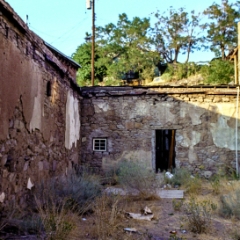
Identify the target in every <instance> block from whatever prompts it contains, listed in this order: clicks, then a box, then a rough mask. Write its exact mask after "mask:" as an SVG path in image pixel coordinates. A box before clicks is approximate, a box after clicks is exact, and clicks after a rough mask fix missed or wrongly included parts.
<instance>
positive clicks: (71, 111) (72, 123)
mask: <svg viewBox="0 0 240 240" xmlns="http://www.w3.org/2000/svg"><path fill="white" fill-rule="evenodd" d="M79 135H80V116H79V107H78V100H77V99H75V98H74V97H73V95H72V93H71V92H70V91H68V95H67V103H66V129H65V147H66V148H67V149H71V148H72V145H73V144H75V146H77V141H78V140H79Z"/></svg>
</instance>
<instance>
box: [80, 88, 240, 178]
mask: <svg viewBox="0 0 240 240" xmlns="http://www.w3.org/2000/svg"><path fill="white" fill-rule="evenodd" d="M82 92H83V96H84V97H83V100H82V104H81V122H82V126H81V134H82V135H81V136H82V139H81V141H82V148H81V158H82V161H83V162H85V163H88V164H90V165H91V166H93V167H95V168H103V169H107V168H111V167H113V166H115V165H116V164H117V163H118V162H119V161H122V160H124V159H126V160H132V161H142V162H145V163H146V164H147V166H149V168H152V169H154V168H155V131H156V130H157V129H176V136H175V139H176V146H175V151H176V159H175V161H176V167H186V168H188V169H189V170H191V171H192V172H195V173H196V172H198V173H200V174H203V175H205V176H208V177H209V176H210V175H211V174H212V173H214V172H217V171H218V170H219V168H228V169H229V168H231V167H233V168H234V167H235V138H234V136H235V122H236V119H235V115H236V91H233V90H229V89H220V90H219V89H217V90H214V89H207V90H201V89H200V88H199V89H185V88H182V89H181V88H180V89H178V90H176V89H174V88H172V89H160V88H159V89H153V90H151V89H150V88H148V89H131V88H129V89H128V88H126V89H123V88H119V89H117V88H116V89H115V90H114V89H113V88H111V89H105V90H104V89H103V90H102V89H100V88H95V89H87V88H86V89H82ZM96 137H103V138H107V141H108V149H107V151H104V152H96V151H93V142H92V141H93V138H96ZM238 148H240V145H239V146H238Z"/></svg>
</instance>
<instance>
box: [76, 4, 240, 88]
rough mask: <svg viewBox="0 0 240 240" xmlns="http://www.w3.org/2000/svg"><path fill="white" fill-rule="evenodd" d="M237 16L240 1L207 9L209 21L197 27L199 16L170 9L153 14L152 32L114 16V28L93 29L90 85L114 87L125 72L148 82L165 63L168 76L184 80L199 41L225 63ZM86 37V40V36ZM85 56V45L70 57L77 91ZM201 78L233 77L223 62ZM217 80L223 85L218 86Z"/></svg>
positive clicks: (87, 69) (86, 76) (85, 80)
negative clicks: (180, 61)
mask: <svg viewBox="0 0 240 240" xmlns="http://www.w3.org/2000/svg"><path fill="white" fill-rule="evenodd" d="M239 10H240V1H236V2H235V3H232V4H230V3H229V2H228V0H221V4H220V5H219V4H216V3H213V4H212V5H211V6H210V7H209V8H207V9H206V10H205V11H204V12H203V13H204V14H205V15H206V16H207V17H208V18H209V20H210V21H208V22H207V23H205V24H201V23H200V21H202V20H201V15H200V13H199V14H196V13H195V11H191V12H187V11H186V10H185V9H184V8H179V9H174V8H173V7H171V8H170V9H169V10H168V11H167V12H164V13H160V12H159V11H157V12H156V13H155V14H154V15H155V17H156V19H157V22H156V24H155V26H154V28H152V27H151V25H150V19H149V18H139V17H134V18H133V19H129V18H128V16H127V15H126V14H125V13H123V14H120V15H119V19H118V21H117V23H116V24H114V23H109V24H107V25H105V26H99V27H97V28H96V39H95V66H94V68H95V81H94V82H95V84H98V83H100V82H103V85H119V84H120V81H121V78H122V77H123V75H124V74H126V73H128V72H133V73H138V76H139V78H140V79H147V80H152V79H153V78H154V76H156V75H155V74H156V71H155V70H156V66H157V67H158V70H159V71H161V72H163V69H162V68H161V67H164V66H163V65H162V63H165V65H166V63H168V64H167V65H168V69H167V71H168V72H167V73H168V76H174V79H181V78H186V77H188V76H189V75H191V74H192V70H191V69H192V68H193V67H192V66H195V65H194V64H193V63H190V62H189V56H190V54H191V53H192V52H194V51H198V50H200V49H202V48H203V47H206V46H204V45H203V43H204V41H205V40H206V42H207V43H208V45H207V47H209V46H210V49H211V50H212V51H214V52H215V54H216V56H218V57H219V56H221V57H222V59H225V57H226V51H227V50H231V49H232V48H233V47H235V46H236V45H237V21H239V20H240V11H239ZM201 27H202V28H201ZM203 29H204V31H203ZM204 34H205V36H204ZM87 37H88V39H91V36H90V35H89V34H88V35H87ZM206 42H205V43H206ZM91 51H92V49H91V43H90V42H86V43H83V44H81V45H80V46H79V47H78V49H77V50H76V52H75V53H74V54H73V55H72V57H73V59H74V60H75V61H77V62H78V63H79V64H80V65H81V66H82V68H81V69H79V71H78V73H77V81H78V84H79V85H80V86H83V85H90V83H91V80H90V79H91ZM180 54H186V61H185V63H184V64H177V63H178V59H179V55H180ZM169 63H170V64H169ZM165 68H166V67H165ZM165 68H164V70H165ZM203 69H204V68H203ZM223 69H225V72H226V75H224V73H223V72H222V70H223ZM220 70H221V71H220ZM194 72H195V73H196V68H195V67H194ZM205 73H208V74H209V76H210V77H208V78H206V79H208V80H207V81H209V82H214V81H215V82H219V83H222V82H224V83H226V82H229V81H230V79H231V76H232V75H233V68H232V65H231V64H229V63H227V62H225V61H224V62H222V61H216V62H214V63H212V64H211V68H210V67H206V68H205ZM205 73H204V71H203V74H205ZM227 75H228V77H227ZM219 77H220V78H222V79H223V80H222V81H220V80H219ZM214 79H215V80H214Z"/></svg>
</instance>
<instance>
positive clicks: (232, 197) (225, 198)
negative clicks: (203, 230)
mask: <svg viewBox="0 0 240 240" xmlns="http://www.w3.org/2000/svg"><path fill="white" fill-rule="evenodd" d="M220 201H221V208H220V215H221V216H223V217H226V218H230V217H232V216H234V217H236V218H237V219H240V190H236V191H234V192H232V193H230V194H228V195H222V196H221V197H220Z"/></svg>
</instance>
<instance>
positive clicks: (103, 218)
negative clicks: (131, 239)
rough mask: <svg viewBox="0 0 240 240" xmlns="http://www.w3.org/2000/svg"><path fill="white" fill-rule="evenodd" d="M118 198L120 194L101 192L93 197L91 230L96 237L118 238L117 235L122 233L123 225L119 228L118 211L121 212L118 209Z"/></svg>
mask: <svg viewBox="0 0 240 240" xmlns="http://www.w3.org/2000/svg"><path fill="white" fill-rule="evenodd" d="M120 198H121V197H120V196H113V195H107V194H103V195H101V196H99V197H97V198H96V199H95V201H94V203H93V211H94V225H93V229H92V230H91V231H92V233H93V235H95V236H94V237H97V239H103V240H104V239H119V238H117V235H118V234H120V235H122V229H123V226H122V227H121V228H119V224H120V221H119V219H118V218H119V215H120V212H123V211H122V210H120V209H119V206H120V204H119V201H120ZM109 237H112V238H109ZM115 237H116V238H115Z"/></svg>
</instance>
